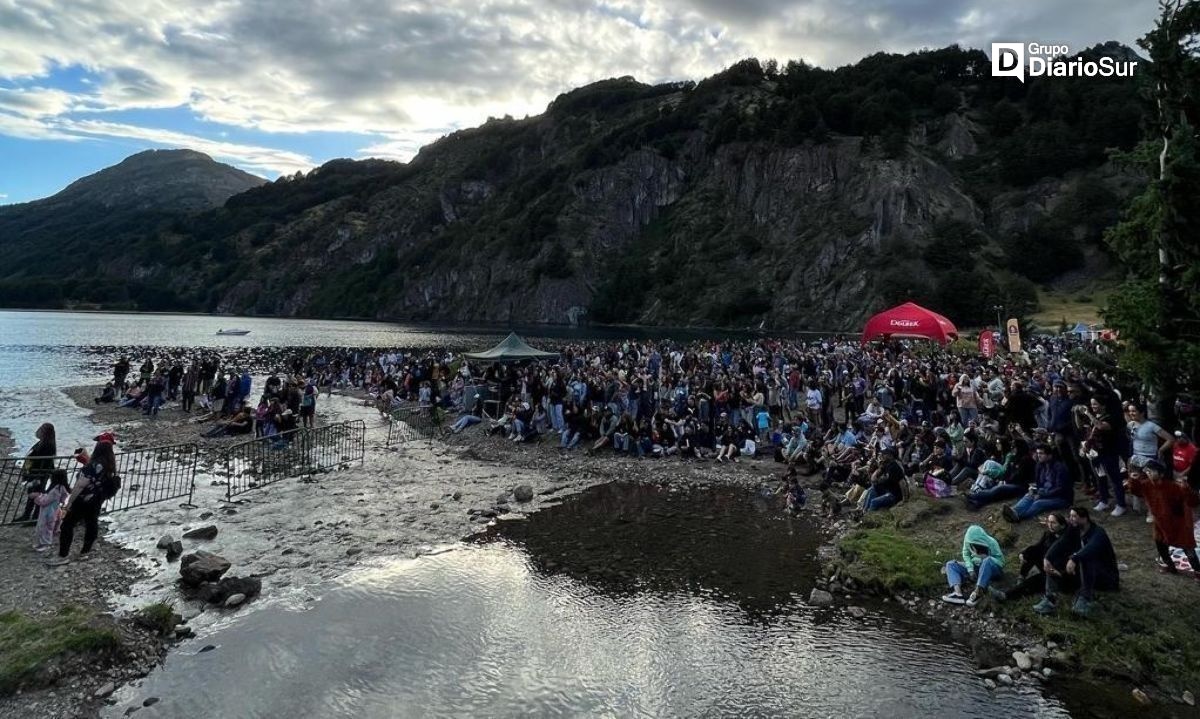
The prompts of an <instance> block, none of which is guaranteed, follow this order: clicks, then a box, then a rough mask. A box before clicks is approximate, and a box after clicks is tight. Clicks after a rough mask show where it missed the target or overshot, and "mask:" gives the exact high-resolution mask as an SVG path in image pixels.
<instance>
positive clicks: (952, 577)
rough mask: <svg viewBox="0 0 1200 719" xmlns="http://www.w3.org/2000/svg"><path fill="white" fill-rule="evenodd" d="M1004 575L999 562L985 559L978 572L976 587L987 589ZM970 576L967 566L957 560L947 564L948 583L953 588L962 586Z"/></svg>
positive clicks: (989, 558) (988, 558)
mask: <svg viewBox="0 0 1200 719" xmlns="http://www.w3.org/2000/svg"><path fill="white" fill-rule="evenodd" d="M1003 573H1004V570H1002V569H1001V568H1000V563H999V562H997V561H996V560H995V559H992V558H991V557H984V558H983V561H982V562H980V563H979V569H978V570H977V571H976V574H977V575H978V578H977V579H976V580H975V586H977V587H979V588H980V589H987V588H988V585H989V584H991V583H992V581H993V580H994V579H997V578H999V577H1000V575H1001V574H1003ZM969 576H971V575H970V572H968V571H967V565H965V564H963V563H962V562H960V561H957V560H954V561H950V562H946V581H947V582H948V583H949V584H950V586H951V587H952V588H953V587H957V586H959V585H961V584H962V583H963V582H964V581H966V579H967V577H969Z"/></svg>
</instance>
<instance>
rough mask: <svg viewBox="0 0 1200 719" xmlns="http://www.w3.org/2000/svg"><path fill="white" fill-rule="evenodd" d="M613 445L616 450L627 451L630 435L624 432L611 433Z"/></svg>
mask: <svg viewBox="0 0 1200 719" xmlns="http://www.w3.org/2000/svg"><path fill="white" fill-rule="evenodd" d="M613 447H614V448H615V449H616V450H617V451H618V452H628V451H629V447H630V437H629V435H628V434H625V433H624V432H617V433H616V434H614V435H613Z"/></svg>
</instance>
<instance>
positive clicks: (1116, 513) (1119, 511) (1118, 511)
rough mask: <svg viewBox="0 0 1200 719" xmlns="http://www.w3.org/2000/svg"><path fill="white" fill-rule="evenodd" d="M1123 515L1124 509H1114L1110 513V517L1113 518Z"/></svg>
mask: <svg viewBox="0 0 1200 719" xmlns="http://www.w3.org/2000/svg"><path fill="white" fill-rule="evenodd" d="M1124 514H1125V508H1124V507H1117V508H1116V509H1114V510H1113V511H1112V516H1114V517H1120V516H1122V515H1124Z"/></svg>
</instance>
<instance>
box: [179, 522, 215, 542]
mask: <svg viewBox="0 0 1200 719" xmlns="http://www.w3.org/2000/svg"><path fill="white" fill-rule="evenodd" d="M216 536H217V525H215V524H206V525H205V526H203V527H197V528H195V529H193V530H191V531H188V532H184V533H183V538H184V539H215V538H216Z"/></svg>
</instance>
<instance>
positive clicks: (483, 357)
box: [463, 332, 558, 362]
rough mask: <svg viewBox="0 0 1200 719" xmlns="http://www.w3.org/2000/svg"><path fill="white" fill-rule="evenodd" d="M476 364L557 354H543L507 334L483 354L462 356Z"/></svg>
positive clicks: (516, 360) (521, 340) (513, 360)
mask: <svg viewBox="0 0 1200 719" xmlns="http://www.w3.org/2000/svg"><path fill="white" fill-rule="evenodd" d="M463 356H464V357H466V358H467V359H469V360H475V361H477V362H519V361H521V360H532V359H551V358H553V357H557V356H558V353H557V352H543V351H541V350H538V349H534V348H532V347H530V346H529V345H527V344H525V340H523V339H521V338H520V337H518V336H517V335H516V333H511V332H510V333H509V335H508V336H507V337H505V338H504V340H503V341H502V342H500V344H498V345H496V346H495V347H493V348H491V349H490V350H484V351H483V352H468V353H467V354H465V355H463Z"/></svg>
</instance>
